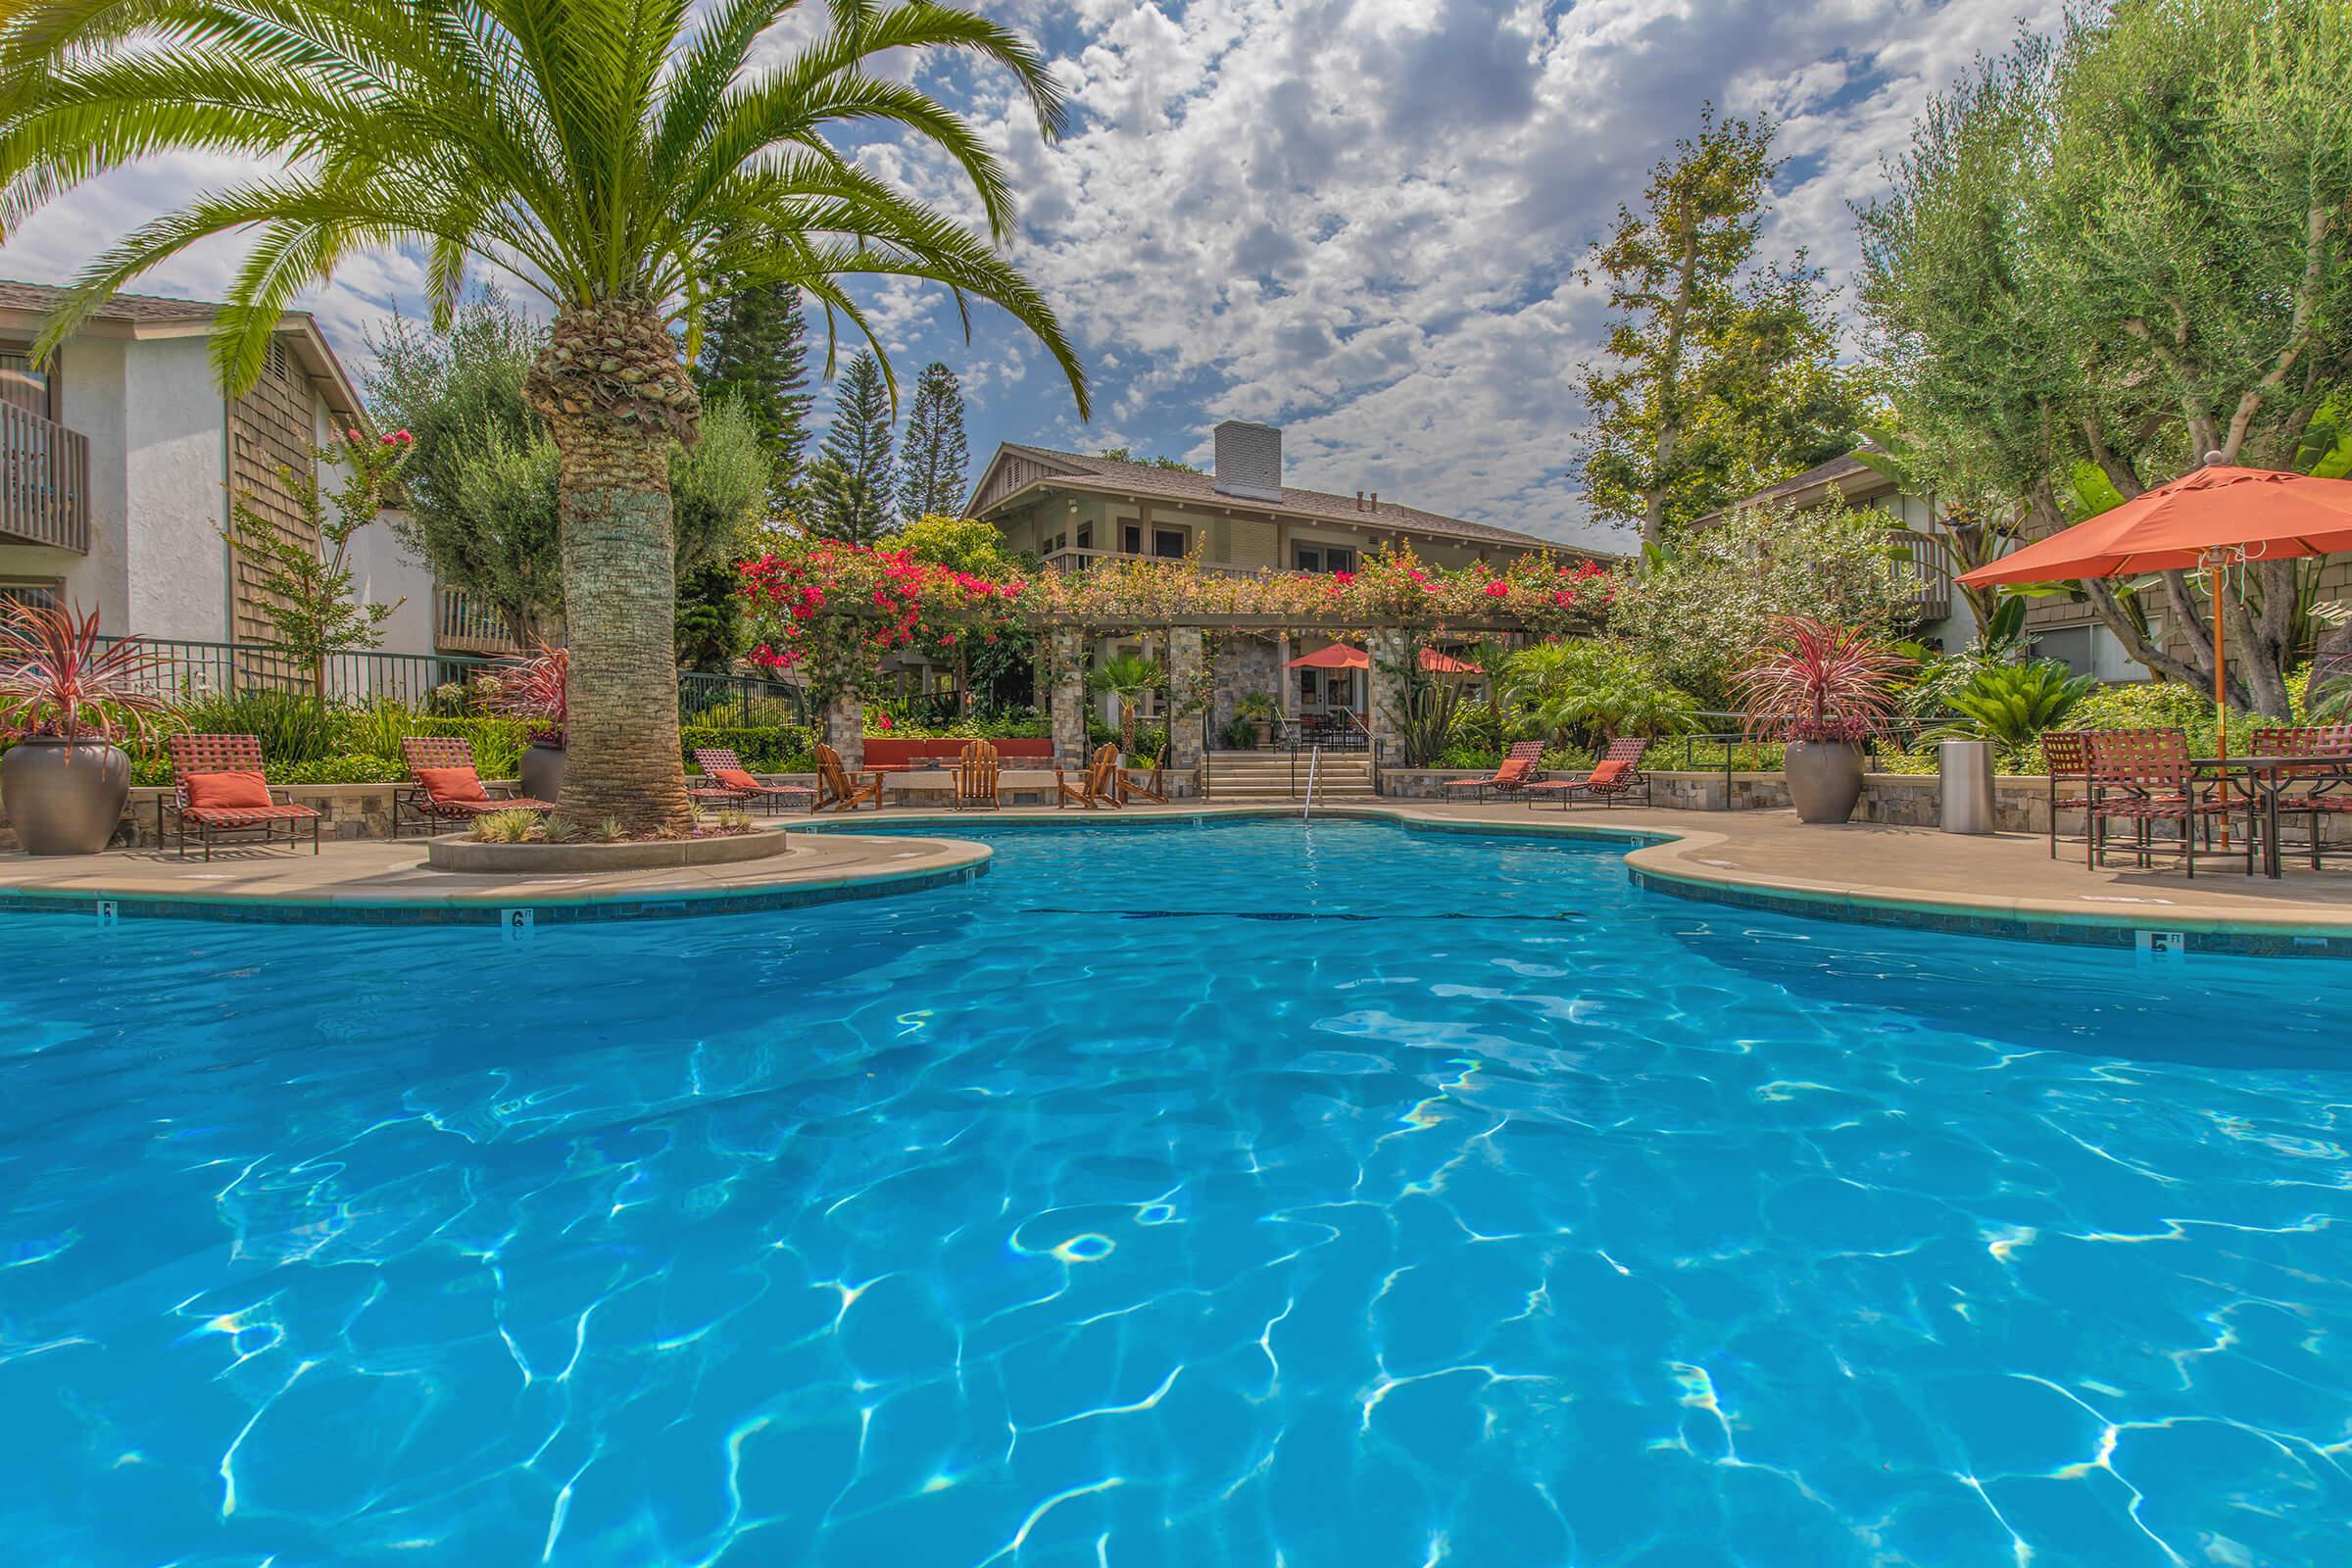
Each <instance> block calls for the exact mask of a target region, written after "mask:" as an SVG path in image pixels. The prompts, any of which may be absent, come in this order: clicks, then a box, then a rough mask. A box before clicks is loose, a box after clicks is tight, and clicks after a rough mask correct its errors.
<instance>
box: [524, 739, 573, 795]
mask: <svg viewBox="0 0 2352 1568" xmlns="http://www.w3.org/2000/svg"><path fill="white" fill-rule="evenodd" d="M515 774H516V780H515V782H516V783H517V784H519V785H520V786H521V789H522V793H523V795H524V796H525V797H526V798H527V799H530V800H534V801H552V800H555V799H557V798H558V797H560V796H561V795H562V794H563V792H564V748H563V747H561V746H532V747H527V748H525V749H524V751H523V754H522V760H521V761H520V762H517V763H516V764H515Z"/></svg>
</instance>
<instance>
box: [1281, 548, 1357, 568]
mask: <svg viewBox="0 0 2352 1568" xmlns="http://www.w3.org/2000/svg"><path fill="white" fill-rule="evenodd" d="M1291 554H1292V556H1293V558H1294V560H1295V563H1296V564H1297V565H1298V568H1299V570H1300V571H1353V570H1354V569H1355V552H1354V551H1353V550H1352V549H1350V548H1348V546H1346V545H1293V546H1292V547H1291Z"/></svg>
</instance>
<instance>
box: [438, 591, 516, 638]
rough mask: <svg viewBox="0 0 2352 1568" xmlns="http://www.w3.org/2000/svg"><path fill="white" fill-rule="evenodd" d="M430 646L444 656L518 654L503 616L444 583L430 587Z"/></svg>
mask: <svg viewBox="0 0 2352 1568" xmlns="http://www.w3.org/2000/svg"><path fill="white" fill-rule="evenodd" d="M433 646H434V647H436V648H438V649H440V650H441V652H443V653H445V654H513V653H519V652H521V649H520V648H519V646H518V645H517V644H516V643H515V639H514V637H513V636H512V635H510V634H509V633H508V631H507V617H506V616H505V615H503V614H500V613H498V612H497V611H496V610H493V609H492V608H491V607H490V606H488V605H486V604H484V603H482V602H481V601H480V600H479V599H476V598H474V597H473V595H471V594H469V593H467V592H466V590H465V589H463V588H452V587H450V586H449V585H448V584H447V583H435V584H433Z"/></svg>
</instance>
